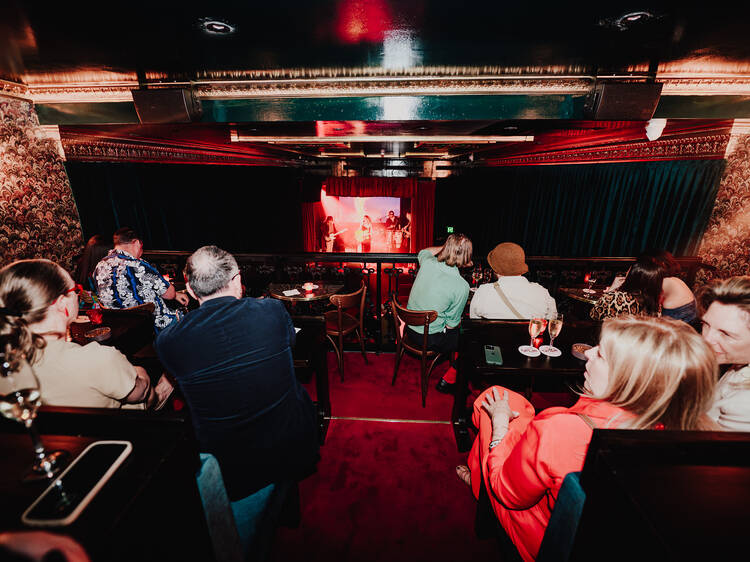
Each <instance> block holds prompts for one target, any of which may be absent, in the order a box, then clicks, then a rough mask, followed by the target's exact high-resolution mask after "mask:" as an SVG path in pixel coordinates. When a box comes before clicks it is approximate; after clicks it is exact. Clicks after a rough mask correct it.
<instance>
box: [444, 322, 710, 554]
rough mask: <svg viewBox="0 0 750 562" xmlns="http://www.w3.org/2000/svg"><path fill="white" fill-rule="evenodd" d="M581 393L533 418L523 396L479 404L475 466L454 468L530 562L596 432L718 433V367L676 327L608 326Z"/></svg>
mask: <svg viewBox="0 0 750 562" xmlns="http://www.w3.org/2000/svg"><path fill="white" fill-rule="evenodd" d="M586 356H587V358H588V362H587V363H586V373H585V380H586V382H585V383H584V386H583V392H582V394H581V397H580V398H579V400H578V402H576V404H575V405H573V406H572V407H570V408H562V407H552V408H547V409H545V410H543V411H542V412H540V413H539V414H537V415H536V416H535V415H534V408H533V406H532V405H531V404H530V403H529V402H528V401H527V400H526V399H525V398H523V397H522V396H521V395H520V394H516V393H515V392H511V391H508V390H504V389H502V388H501V387H497V386H495V387H492V388H490V389H488V390H487V391H485V392H483V393H482V394H481V395H480V396H479V397H478V398H477V400H476V401H475V402H474V417H473V421H474V424H475V425H476V426H477V427H478V428H479V434H478V436H477V439H476V440H475V441H474V445H473V446H472V450H471V452H470V453H469V466H468V467H466V466H459V467H457V468H456V471H457V472H458V475H459V477H460V478H461V479H462V480H463V481H464V482H465V483H467V484H469V485H470V486H471V487H472V490H473V492H474V495H475V497H477V498H478V497H479V492H480V486H481V483H482V481H484V484H485V487H486V489H487V490H488V494H489V497H490V502H491V503H492V506H493V508H494V511H495V514H496V515H497V517H498V519H499V521H500V523H501V524H502V526H503V528H504V529H505V531H506V532H507V533H508V536H509V537H510V539H511V540H512V541H513V543H514V544H515V545H516V547H517V548H518V551H519V553H520V554H521V557H522V558H523V559H524V560H533V559H534V558H535V557H536V555H537V552H538V550H539V546H540V543H541V540H542V537H543V535H544V531H545V529H546V527H547V524H548V522H549V518H550V514H551V512H552V509H553V508H554V504H555V499H556V497H557V495H558V492H559V489H560V486H561V484H562V481H563V478H564V477H565V475H566V474H568V473H569V472H574V471H579V470H581V468H582V467H583V462H584V458H585V456H586V450H587V449H588V445H589V442H590V441H591V436H592V433H593V429H594V428H620V429H625V428H627V429H649V428H652V429H681V430H695V429H715V428H716V426H715V424H714V423H713V422H712V421H711V420H710V419H709V418H708V416H707V415H706V412H707V411H708V409H709V408H710V406H711V401H712V398H713V391H714V386H715V380H716V373H717V369H718V367H717V364H716V358H715V357H714V354H713V353H712V352H711V350H710V349H709V348H708V346H707V345H706V344H705V342H704V341H703V340H702V339H701V337H700V336H699V335H698V334H697V333H696V332H695V330H693V329H692V328H691V327H690V326H688V325H687V324H685V323H684V322H679V321H677V320H673V319H671V318H669V319H661V318H648V317H623V318H617V319H610V320H607V321H605V322H604V324H603V327H602V332H601V339H600V342H599V345H598V346H597V347H594V348H592V349H590V350H588V351H587V352H586Z"/></svg>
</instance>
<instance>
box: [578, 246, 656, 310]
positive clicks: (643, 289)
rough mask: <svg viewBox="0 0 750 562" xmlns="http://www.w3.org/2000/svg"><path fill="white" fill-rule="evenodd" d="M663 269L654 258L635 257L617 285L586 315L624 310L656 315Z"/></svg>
mask: <svg viewBox="0 0 750 562" xmlns="http://www.w3.org/2000/svg"><path fill="white" fill-rule="evenodd" d="M663 280H664V269H663V268H662V267H661V266H660V265H659V264H657V263H656V262H655V261H653V260H638V261H636V262H635V263H634V264H633V265H632V266H631V267H630V269H629V270H628V274H627V276H626V277H625V281H624V282H623V283H622V285H621V286H620V287H615V288H610V290H609V291H607V292H605V293H604V294H603V295H602V297H601V298H600V299H599V300H598V301H597V302H596V303H595V304H594V307H593V308H592V309H591V312H590V313H589V315H590V316H591V318H593V319H594V320H604V319H605V318H615V317H617V316H621V315H623V314H645V315H648V316H658V315H659V313H660V308H661V305H660V298H661V287H662V281H663Z"/></svg>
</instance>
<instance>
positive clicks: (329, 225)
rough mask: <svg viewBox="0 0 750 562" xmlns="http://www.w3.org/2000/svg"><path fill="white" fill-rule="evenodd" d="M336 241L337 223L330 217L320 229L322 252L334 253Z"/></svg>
mask: <svg viewBox="0 0 750 562" xmlns="http://www.w3.org/2000/svg"><path fill="white" fill-rule="evenodd" d="M335 239H336V223H334V222H333V217H332V216H331V215H328V216H327V217H326V220H325V221H324V222H323V224H322V225H321V228H320V251H321V252H333V241H334V240H335Z"/></svg>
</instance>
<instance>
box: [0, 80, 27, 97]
mask: <svg viewBox="0 0 750 562" xmlns="http://www.w3.org/2000/svg"><path fill="white" fill-rule="evenodd" d="M0 95H3V96H6V97H9V98H17V99H22V100H30V99H31V95H30V94H29V88H28V87H27V86H24V85H23V84H17V83H16V82H8V81H6V80H0Z"/></svg>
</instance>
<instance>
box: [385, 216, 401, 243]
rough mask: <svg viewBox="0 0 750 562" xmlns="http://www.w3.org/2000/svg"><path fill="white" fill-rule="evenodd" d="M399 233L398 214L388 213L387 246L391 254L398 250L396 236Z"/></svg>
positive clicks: (386, 225) (386, 220)
mask: <svg viewBox="0 0 750 562" xmlns="http://www.w3.org/2000/svg"><path fill="white" fill-rule="evenodd" d="M397 231H399V225H398V218H397V217H396V213H394V212H393V211H388V218H386V219H385V245H386V248H388V251H389V252H395V251H396V250H397V248H396V245H395V236H394V234H395V233H396V232H397Z"/></svg>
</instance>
